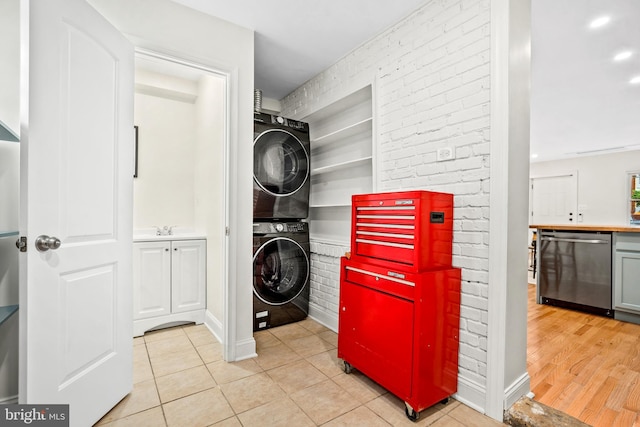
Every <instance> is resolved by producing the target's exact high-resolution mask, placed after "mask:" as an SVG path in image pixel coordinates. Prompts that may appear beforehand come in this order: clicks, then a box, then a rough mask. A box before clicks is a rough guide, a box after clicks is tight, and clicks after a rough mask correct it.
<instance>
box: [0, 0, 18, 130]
mask: <svg viewBox="0 0 640 427" xmlns="http://www.w3.org/2000/svg"><path fill="white" fill-rule="evenodd" d="M19 12H20V2H19V0H2V2H0V58H2V61H1V63H2V66H0V121H1V122H3V123H4V124H5V125H7V126H8V127H9V128H10V129H11V130H12V131H13V132H14V133H16V134H20V107H19V106H20V29H19V23H20V17H19Z"/></svg>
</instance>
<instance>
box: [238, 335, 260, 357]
mask: <svg viewBox="0 0 640 427" xmlns="http://www.w3.org/2000/svg"><path fill="white" fill-rule="evenodd" d="M234 352H235V356H236V358H235V359H234V361H236V362H238V361H240V360H245V359H251V358H253V357H257V356H258V354H257V353H256V340H255V339H254V338H253V337H251V338H247V339H246V340H242V341H237V342H236V345H235V348H234Z"/></svg>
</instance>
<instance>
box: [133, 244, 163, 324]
mask: <svg viewBox="0 0 640 427" xmlns="http://www.w3.org/2000/svg"><path fill="white" fill-rule="evenodd" d="M170 250H171V242H168V241H162V242H139V243H134V244H133V265H134V270H133V318H134V320H140V319H148V318H150V317H157V316H168V315H169V314H171V252H170Z"/></svg>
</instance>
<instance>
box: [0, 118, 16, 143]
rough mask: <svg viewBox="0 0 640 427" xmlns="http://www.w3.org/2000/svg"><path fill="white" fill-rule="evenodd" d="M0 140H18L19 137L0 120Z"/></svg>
mask: <svg viewBox="0 0 640 427" xmlns="http://www.w3.org/2000/svg"><path fill="white" fill-rule="evenodd" d="M0 141H9V142H19V141H20V138H18V135H16V134H15V132H13V131H12V130H11V129H10V128H9V126H7V125H5V124H4V123H3V122H2V120H0Z"/></svg>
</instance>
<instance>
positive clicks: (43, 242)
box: [36, 234, 62, 252]
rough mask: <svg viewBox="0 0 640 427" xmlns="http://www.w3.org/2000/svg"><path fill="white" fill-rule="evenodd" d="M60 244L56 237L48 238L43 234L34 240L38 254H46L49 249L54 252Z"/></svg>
mask: <svg viewBox="0 0 640 427" xmlns="http://www.w3.org/2000/svg"><path fill="white" fill-rule="evenodd" d="M61 244H62V242H61V241H60V239H58V238H57V237H49V236H45V235H44V234H43V235H41V236H38V237H37V238H36V249H37V250H39V251H40V252H46V251H48V250H49V249H51V250H56V249H58V248H59V247H60V245H61Z"/></svg>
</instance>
